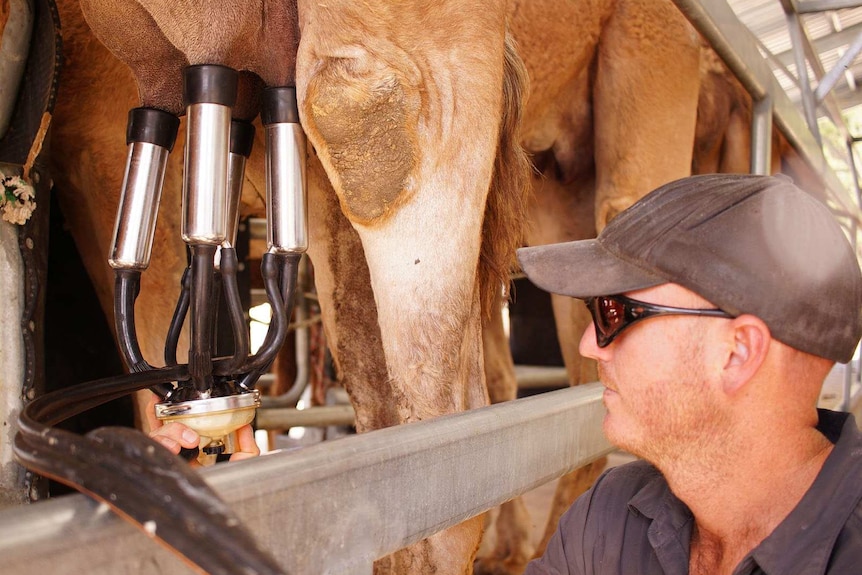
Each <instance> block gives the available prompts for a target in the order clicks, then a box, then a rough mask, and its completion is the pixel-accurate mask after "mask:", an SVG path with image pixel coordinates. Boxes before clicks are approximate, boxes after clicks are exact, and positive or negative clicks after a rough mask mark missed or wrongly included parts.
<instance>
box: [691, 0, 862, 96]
mask: <svg viewBox="0 0 862 575" xmlns="http://www.w3.org/2000/svg"><path fill="white" fill-rule="evenodd" d="M702 1H703V2H709V1H711V0H702ZM719 1H723V0H719ZM727 2H728V4H729V5H730V7H731V8H732V9H733V11H734V13H735V14H736V15H737V17H738V18H739V19H740V21H742V23H743V24H745V25H746V27H748V29H749V30H751V32H752V33H753V34H754V35H755V36H756V37H757V38H758V40H759V41H760V43H761V44H762V45H763V47H764V48H765V49H766V50H768V51H769V52H771V53H772V54H773V55H774V56H775V59H774V61H772V62H771V65H772V67H773V70H775V71H776V78H777V79H778V81H779V82H780V84H781V86H782V88H784V90H785V91H786V92H787V94H788V96H789V97H790V98H791V100H793V101H794V102H797V103H799V102H800V92H799V89H798V87H797V85H796V80H795V77H796V64H795V58H794V54H793V46H792V43H791V36H790V32H789V26H788V19H787V14H786V13H785V10H784V7H783V5H782V1H781V0H727ZM786 4H787V5H789V6H796V7H801V8H799V11H800V12H803V11H804V9H805V7H808V6H814V4H813V3H812V2H811V1H810V0H809V1H804V0H795V1H791V0H787V1H786ZM826 4H830V3H828V2H818V5H819V6H823V5H826ZM848 4H850V2H847V1H839V0H833V2H831V5H832V6H839V5H848ZM858 4H860V5H862V2H858ZM799 18H800V20H801V22H802V24H803V26H804V28H805V30H806V31H807V34H808V37H809V38H810V40H811V42H812V45H813V46H814V48H815V50H816V52H817V53H818V54H819V57H820V60H821V62H822V64H823V68H824V69H825V71H826V72H828V71H829V70H832V69H833V68H834V67H835V66H836V64H837V63H838V60H839V58H841V56H842V55H843V54H844V53H845V52H846V51H847V50H848V48H849V47H850V45H851V44H852V43H853V41H854V40H855V39H856V37H857V36H859V34H862V7H854V8H841V9H835V10H828V11H822V12H813V13H800V14H799ZM779 63H780V64H779ZM782 66H785V67H786V70H787V71H789V72H790V74H792V75H793V78H789V77H788V76H787V75H786V74H785V73H784V71H783V70H782V69H781V67H782ZM808 69H809V78H810V79H811V82H812V87H813V88H816V86H817V79H816V76H815V75H814V73H813V71H812V70H811V67H810V66H809V68H808ZM843 76H844V77H842V78H841V79H840V80H839V82H838V83H837V84H836V85H835V88H834V89H833V94H834V96H835V97H836V99H837V101H838V104H839V106H840V107H841V108H842V109H844V110H846V109H848V108H851V107H853V106H856V105H858V104H860V103H862V93H860V90H859V88H858V87H857V84H858V83H860V82H862V58H859V56H858V55H857V56H856V58H854V60H853V61H852V63H851V65H850V66H849V68H848V70H847V72H846V73H845V74H844V75H843ZM800 106H801V103H800Z"/></svg>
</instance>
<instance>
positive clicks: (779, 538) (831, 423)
mask: <svg viewBox="0 0 862 575" xmlns="http://www.w3.org/2000/svg"><path fill="white" fill-rule="evenodd" d="M818 415H819V416H820V420H819V423H818V425H817V429H818V431H820V432H821V433H823V434H824V435H825V436H826V437H827V438H829V440H830V441H833V442H834V443H835V446H834V447H833V449H832V453H830V454H829V457H827V458H826V461H825V462H824V464H823V468H822V469H821V470H820V473H818V474H817V477H816V478H815V480H814V483H812V485H811V487H810V488H809V489H808V491H807V492H806V493H805V495H803V497H802V499H801V500H800V501H799V503H798V504H797V505H796V507H794V508H793V511H791V512H790V514H789V515H788V516H787V517H786V518H785V519H784V521H782V522H781V523H780V524H779V525H778V527H776V528H775V530H774V531H773V532H772V533H771V534H770V535H769V536H768V537H767V538H766V539H764V540H763V541H762V542H761V543H760V545H758V546H757V547H755V548H754V550H753V551H752V553H751V554H750V555H751V556H752V557H753V558H754V560H755V561H756V562H757V564H758V565H759V566H760V567H761V569H763V571H765V572H766V573H776V574H778V573H780V574H792V573H824V572H825V571H826V567H827V565H828V563H829V558H830V556H831V555H832V549H833V547H834V546H835V541H836V539H837V538H838V535H839V534H840V533H841V530H842V529H843V528H844V524H845V523H846V522H847V519H848V518H849V516H850V515H851V514H852V513H853V511H854V510H855V509H856V506H857V505H859V502H860V500H862V481H860V480H859V478H860V477H862V449H860V448H862V433H860V431H859V429H858V428H857V427H856V420H855V419H854V418H853V416H852V415H850V414H848V413H837V412H833V411H828V410H823V409H820V410H818ZM836 431H840V437H837V441H836V435H837V433H836Z"/></svg>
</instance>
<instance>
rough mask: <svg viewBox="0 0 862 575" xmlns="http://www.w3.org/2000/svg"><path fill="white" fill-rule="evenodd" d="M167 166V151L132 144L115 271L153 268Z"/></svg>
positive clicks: (119, 219) (114, 251)
mask: <svg viewBox="0 0 862 575" xmlns="http://www.w3.org/2000/svg"><path fill="white" fill-rule="evenodd" d="M167 163H168V150H167V149H166V148H163V147H162V146H157V145H155V144H150V143H148V142H131V143H130V144H129V154H128V157H127V160H126V174H125V177H124V179H123V187H122V192H121V196H120V205H119V208H118V209H117V219H116V221H115V223H114V239H113V243H112V247H111V256H110V258H109V259H108V263H109V264H110V265H111V267H112V268H114V269H135V270H144V269H146V268H147V267H149V265H150V254H151V251H152V246H153V235H154V234H155V230H156V218H157V216H158V212H159V202H160V200H161V196H162V184H163V183H164V179H165V168H166V167H167Z"/></svg>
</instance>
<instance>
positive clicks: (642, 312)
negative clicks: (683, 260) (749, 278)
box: [584, 295, 733, 347]
mask: <svg viewBox="0 0 862 575" xmlns="http://www.w3.org/2000/svg"><path fill="white" fill-rule="evenodd" d="M584 303H586V304H587V309H588V310H590V315H592V316H593V323H594V324H595V325H596V343H597V344H598V346H599V347H606V346H608V345H609V344H610V343H611V342H612V341H613V340H614V338H616V337H617V336H618V335H619V334H620V333H621V332H622V331H623V330H624V329H626V328H627V327H629V326H630V325H632V324H634V323H636V322H638V321H640V320H642V319H647V318H649V317H658V316H660V315H703V316H708V317H724V318H733V316H732V315H730V314H729V313H727V312H725V311H722V310H720V309H690V308H685V307H669V306H666V305H657V304H654V303H646V302H643V301H638V300H635V299H631V298H627V297H626V296H623V295H605V296H598V297H591V298H589V299H586V300H584Z"/></svg>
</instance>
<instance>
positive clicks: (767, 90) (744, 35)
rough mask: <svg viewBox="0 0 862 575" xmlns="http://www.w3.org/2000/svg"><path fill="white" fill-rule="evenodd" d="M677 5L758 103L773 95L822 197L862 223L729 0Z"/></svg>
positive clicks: (779, 120) (779, 119)
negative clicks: (818, 179) (817, 176)
mask: <svg viewBox="0 0 862 575" xmlns="http://www.w3.org/2000/svg"><path fill="white" fill-rule="evenodd" d="M674 3H675V4H676V6H677V7H678V8H679V10H680V11H681V12H682V13H683V14H684V15H685V16H686V17H687V18H688V19H689V21H690V22H691V23H692V24H693V25H694V27H695V28H697V30H698V31H699V32H700V33H701V34H702V35H703V36H704V37H705V38H706V39H707V41H708V42H709V43H710V45H711V46H712V47H713V49H714V50H715V51H716V52H717V53H718V55H719V56H720V57H721V58H722V59H723V60H724V62H725V63H726V64H727V66H728V67H729V68H730V70H731V71H732V72H733V73H734V74H735V75H736V77H737V78H738V79H739V81H740V82H741V83H742V85H743V86H744V87H745V88H746V89H747V90H748V92H749V93H750V94H751V97H752V98H753V99H754V100H755V101H759V100H762V99H763V98H764V97H766V96H767V95H768V96H770V97H771V98H772V101H773V107H774V111H775V113H774V119H775V122H776V125H777V126H778V128H779V129H780V130H781V131H782V133H783V134H784V135H785V137H786V138H787V140H788V142H789V143H790V144H791V145H792V146H793V147H794V148H796V150H797V151H798V152H799V153H800V154H801V155H802V156H803V157H804V158H805V159H806V161H807V162H808V163H809V165H810V166H811V168H812V170H813V171H814V172H815V173H817V174H820V176H821V177H822V179H823V182H824V184H825V187H826V193H825V196H824V197H822V198H821V199H822V200H823V201H824V202H826V203H827V205H829V207H830V208H832V209H834V210H837V211H844V212H847V213H851V214H855V215H854V216H853V219H854V221H856V222H857V223H858V222H862V219H860V216H859V215H858V214H859V207H858V205H857V204H856V198H855V197H853V195H852V194H850V193H849V192H848V190H846V189H845V188H844V186H843V184H842V183H841V181H840V180H839V179H838V177H837V176H836V175H835V172H833V171H832V169H831V167H830V166H829V164H828V163H827V161H826V158H825V157H824V155H823V150H822V149H821V147H820V146H819V144H818V143H817V141H816V139H815V138H814V136H813V135H812V133H811V131H810V130H809V129H808V126H807V124H806V122H805V120H804V119H803V118H802V115H801V114H800V113H799V110H798V109H797V107H796V106H795V105H794V104H793V102H791V101H790V98H788V96H787V94H786V93H785V92H784V90H783V89H782V88H781V86H780V84H779V83H778V81H777V80H776V79H775V76H774V75H773V73H772V70H771V69H770V68H769V65H768V64H767V63H766V61H765V60H764V59H763V57H762V56H761V55H760V52H759V51H758V49H757V42H756V40H755V38H754V36H753V35H752V33H751V32H750V31H749V30H748V29H747V28H746V27H745V26H744V25H743V24H742V23H741V22H740V21H739V19H738V18H737V17H736V14H734V12H733V10H732V9H731V8H730V6H729V5H728V4H727V2H726V1H724V0H710V1H709V2H702V1H700V0H674Z"/></svg>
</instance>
